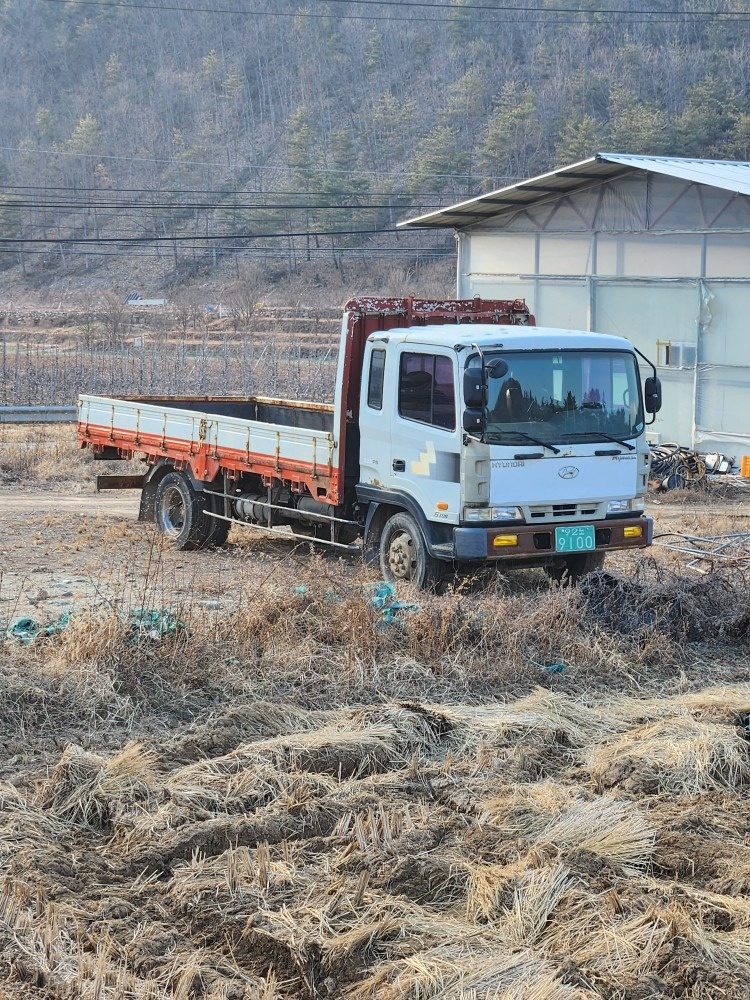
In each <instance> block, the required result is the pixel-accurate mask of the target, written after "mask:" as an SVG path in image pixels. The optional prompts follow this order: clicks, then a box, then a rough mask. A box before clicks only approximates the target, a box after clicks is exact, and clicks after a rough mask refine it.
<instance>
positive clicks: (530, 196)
mask: <svg viewBox="0 0 750 1000" xmlns="http://www.w3.org/2000/svg"><path fill="white" fill-rule="evenodd" d="M636 171H651V172H652V173H657V174H666V175H668V176H669V177H677V178H680V179H681V180H685V181H690V182H692V183H694V184H707V185H709V186H710V187H716V188H721V189H723V190H724V191H732V192H735V193H737V194H747V195H750V163H745V162H741V161H733V160H691V159H685V158H682V157H677V156H629V155H627V154H621V153H597V154H596V156H592V157H590V158H589V159H587V160H580V161H579V162H578V163H572V164H571V165H570V166H568V167H560V168H559V169H558V170H551V171H550V172H549V173H546V174H540V175H539V176H538V177H531V178H529V180H526V181H519V182H518V184H511V185H510V186H509V187H504V188H499V189H498V190H497V191H490V192H489V193H488V194H483V195H480V196H479V197H478V198H470V199H469V200H468V201H460V202H458V203H457V204H455V205H449V206H448V207H447V208H441V209H439V210H438V211H437V212H428V213H427V214H426V215H420V216H417V218H415V219H407V220H405V221H404V222H400V223H399V226H420V227H429V228H432V229H440V228H444V227H446V226H453V227H454V228H456V229H463V228H466V227H467V226H473V225H474V224H475V223H477V222H482V221H483V220H485V219H489V218H491V217H492V216H494V215H499V214H501V213H502V212H509V211H514V210H515V209H520V208H523V207H524V206H525V205H532V204H534V203H535V202H538V201H540V200H541V199H542V198H550V197H555V196H564V195H567V194H571V193H572V192H573V191H576V190H578V189H579V188H584V187H590V186H591V185H592V184H597V183H601V182H604V181H609V180H612V179H613V178H615V177H621V176H626V175H627V174H632V173H635V172H636Z"/></svg>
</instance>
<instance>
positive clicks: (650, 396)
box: [643, 375, 661, 413]
mask: <svg viewBox="0 0 750 1000" xmlns="http://www.w3.org/2000/svg"><path fill="white" fill-rule="evenodd" d="M643 405H644V406H645V407H646V413H658V412H659V410H660V409H661V379H660V378H659V377H658V375H650V376H649V377H648V378H647V379H646V381H645V383H644V387H643Z"/></svg>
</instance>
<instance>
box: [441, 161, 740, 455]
mask: <svg viewBox="0 0 750 1000" xmlns="http://www.w3.org/2000/svg"><path fill="white" fill-rule="evenodd" d="M631 188H632V189H636V188H639V189H640V195H639V197H636V191H635V190H633V191H632V192H631V190H630V189H631ZM692 192H693V194H692V196H690V197H681V195H684V193H685V185H684V183H683V182H673V181H671V180H669V179H663V180H660V181H659V182H658V183H656V184H654V185H653V186H652V187H651V188H650V189H649V200H648V205H649V211H650V212H651V213H652V216H653V217H652V219H651V225H652V226H653V225H654V220H655V219H657V220H658V223H657V224H662V225H667V224H669V225H671V226H674V225H675V224H676V223H677V222H678V221H679V222H680V223H681V224H682V225H684V226H685V228H688V224H689V223H691V222H692V223H693V224H698V223H699V220H698V219H697V218H693V216H694V215H695V212H696V211H697V209H696V207H695V206H696V204H698V202H700V204H699V207H700V211H701V212H702V213H703V218H704V221H705V218H706V215H707V214H708V213H709V212H713V213H714V214H721V213H722V212H723V210H724V209H725V208H726V207H727V204H728V203H731V204H730V209H731V215H730V221H731V223H732V224H733V225H738V226H739V225H742V226H746V227H747V230H748V232H735V233H730V232H715V233H714V232H702V233H701V232H685V231H683V232H677V231H675V230H674V229H666V228H664V229H656V230H655V229H653V228H652V229H651V230H649V231H648V232H635V231H632V230H633V228H634V226H636V225H637V224H639V223H641V224H642V223H643V222H645V221H646V220H644V219H641V218H640V216H641V214H642V210H643V205H644V204H645V203H646V199H645V198H644V197H643V180H642V179H640V181H638V179H637V178H633V179H632V180H631V179H630V178H625V179H624V180H621V181H620V182H619V184H618V185H617V187H616V189H615V190H614V193H613V192H605V193H604V194H601V192H600V194H601V198H600V200H599V202H598V204H597V207H596V211H595V212H594V208H593V207H592V203H591V199H592V198H593V196H594V193H593V192H582V193H577V194H574V195H571V196H569V197H567V198H565V199H564V200H563V201H562V202H556V203H555V204H554V205H549V204H547V205H546V206H537V205H534V206H532V207H528V208H526V209H525V210H524V211H522V212H518V213H517V214H516V215H515V216H514V217H513V218H512V219H511V220H505V221H504V222H503V225H502V228H497V223H495V224H494V225H493V223H492V222H489V221H488V222H484V223H481V224H479V225H476V226H474V227H472V228H471V229H470V230H468V231H466V232H465V233H462V234H461V235H460V237H459V260H458V264H459V274H458V295H459V296H460V297H461V298H464V297H466V298H471V297H472V296H474V295H481V296H482V297H487V298H493V297H505V298H510V297H512V296H522V297H524V298H525V299H526V300H527V302H528V303H529V305H530V308H531V310H532V312H533V313H534V314H535V316H536V320H537V323H539V324H540V325H544V326H556V327H567V328H573V329H584V330H586V329H590V330H597V331H599V332H601V333H616V334H619V335H621V336H624V337H627V338H628V339H630V340H631V341H632V342H633V343H634V344H635V346H636V347H638V348H639V349H640V350H641V351H643V353H644V354H646V355H647V356H648V357H649V358H651V359H652V360H653V361H654V362H655V363H656V364H657V365H658V366H659V375H660V377H661V379H662V381H663V384H664V406H663V409H662V411H661V413H660V414H659V416H658V418H657V421H656V423H655V424H654V426H653V428H652V430H653V431H654V432H656V434H658V435H660V440H662V441H677V442H679V443H680V444H683V445H692V446H693V447H695V448H697V449H699V450H701V451H713V450H717V451H721V452H724V453H735V454H736V455H742V454H750V331H748V325H749V321H748V317H750V235H749V232H750V198H747V197H742V198H737V196H734V199H733V198H732V196H731V195H730V194H728V193H727V192H719V193H718V194H719V195H720V196H721V197H720V198H719V199H718V200H717V199H716V198H714V197H713V194H712V193H711V194H710V196H709V195H707V194H706V193H705V192H703V193H701V195H700V198H699V197H698V196H697V195H696V194H695V193H694V192H695V189H694V188H693V189H692ZM615 194H617V195H618V197H615ZM630 194H632V197H629V195H630ZM722 199H723V200H722ZM670 205H671V206H672V208H671V209H670ZM678 207H679V208H680V215H679V219H678V218H677V217H676V211H677V208H678ZM592 213H594V214H595V215H596V221H595V224H596V226H597V227H598V226H603V227H604V228H605V231H604V232H602V231H597V232H593V231H588V232H586V231H582V232H575V231H571V230H574V229H575V228H576V226H577V227H578V228H579V229H583V228H584V223H585V221H586V220H587V219H590V220H591V222H592V224H593V223H594V219H593V216H592ZM659 213H661V217H659ZM686 215H687V216H688V217H689V218H687V219H686ZM542 226H543V227H544V228H543V230H541V231H540V228H537V227H542ZM523 229H526V230H527V231H525V232H524V231H522V230H523ZM566 229H567V232H566V231H565V230H566ZM529 230H532V231H529ZM555 230H557V231H555ZM560 230H562V231H560ZM686 275H687V276H688V277H686ZM692 275H695V277H692ZM644 374H646V372H645V371H644Z"/></svg>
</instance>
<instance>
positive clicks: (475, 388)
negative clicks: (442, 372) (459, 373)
mask: <svg viewBox="0 0 750 1000" xmlns="http://www.w3.org/2000/svg"><path fill="white" fill-rule="evenodd" d="M464 402H465V403H466V405H467V406H468V407H469V408H471V409H479V410H481V408H482V406H484V378H483V377H482V369H481V368H479V367H476V368H474V367H471V368H465V369H464ZM467 412H468V411H467ZM465 429H466V430H468V428H465Z"/></svg>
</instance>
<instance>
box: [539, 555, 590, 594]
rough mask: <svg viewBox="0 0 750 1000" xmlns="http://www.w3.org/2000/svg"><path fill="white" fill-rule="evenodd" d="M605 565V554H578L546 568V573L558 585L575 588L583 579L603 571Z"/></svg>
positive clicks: (566, 557)
mask: <svg viewBox="0 0 750 1000" xmlns="http://www.w3.org/2000/svg"><path fill="white" fill-rule="evenodd" d="M603 565H604V553H603V552H578V553H575V554H574V555H570V556H565V557H564V558H562V559H561V560H560V561H559V562H554V563H551V564H550V565H549V566H545V567H544V572H545V573H546V574H547V576H548V577H549V578H550V580H555V581H556V582H557V583H562V584H563V585H565V584H568V585H570V586H575V585H576V584H577V583H578V581H579V580H580V579H581V577H584V576H587V575H588V574H589V573H594V572H595V571H596V570H598V569H601V568H602V566H603Z"/></svg>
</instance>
